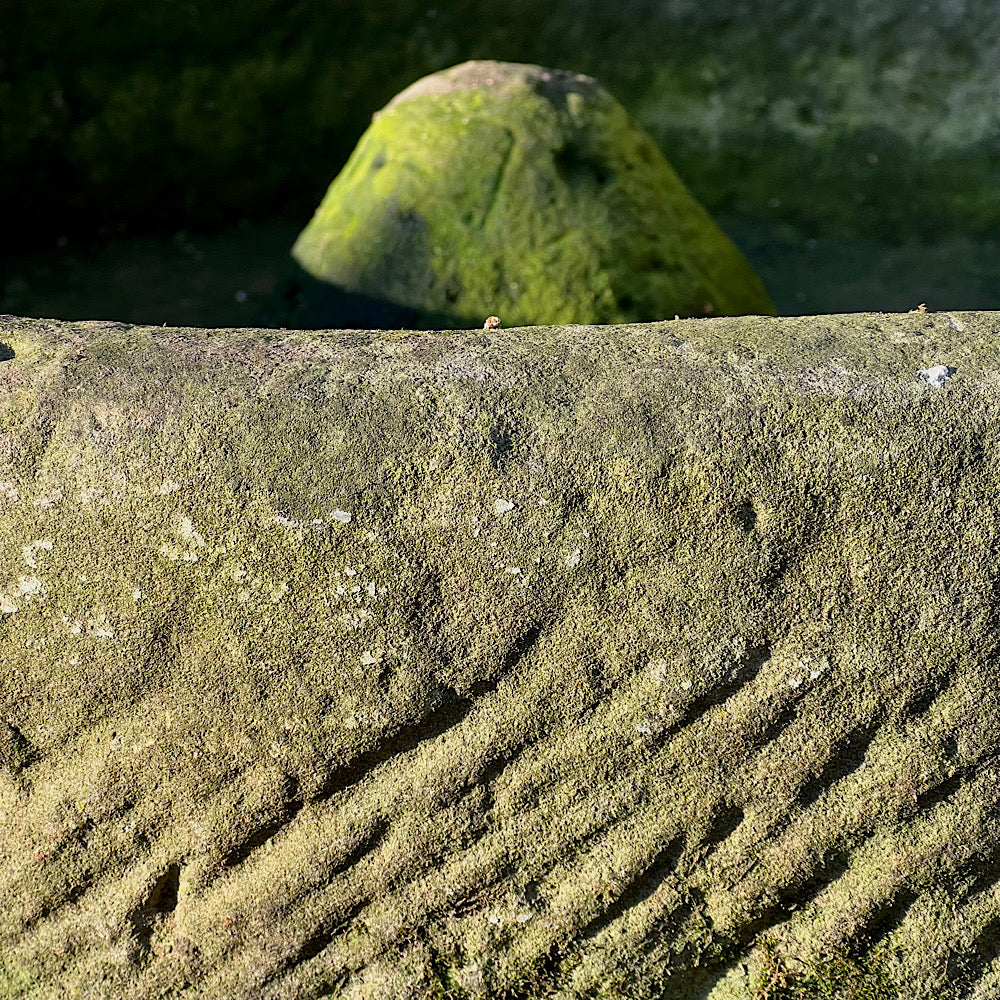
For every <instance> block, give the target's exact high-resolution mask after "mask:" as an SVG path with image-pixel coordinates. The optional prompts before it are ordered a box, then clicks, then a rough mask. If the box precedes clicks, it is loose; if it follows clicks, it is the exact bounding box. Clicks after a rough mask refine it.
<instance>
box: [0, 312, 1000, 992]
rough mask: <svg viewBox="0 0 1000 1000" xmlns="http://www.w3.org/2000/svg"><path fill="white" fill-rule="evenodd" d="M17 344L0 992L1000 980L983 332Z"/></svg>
mask: <svg viewBox="0 0 1000 1000" xmlns="http://www.w3.org/2000/svg"><path fill="white" fill-rule="evenodd" d="M0 341H2V342H3V343H4V345H6V347H7V350H6V351H5V352H4V355H5V357H6V358H7V359H6V360H4V361H2V362H0V419H2V427H3V435H2V437H0V525H2V533H0V539H2V544H0V591H2V594H0V604H2V608H0V610H2V612H3V615H2V619H0V621H2V626H0V627H2V632H0V663H2V667H3V682H2V686H0V719H2V726H0V761H2V766H3V770H2V771H0V816H2V817H3V823H2V824H0V996H2V997H4V998H10V997H31V998H33V1000H34V998H38V1000H42V998H45V1000H47V998H50V997H51V998H55V997H64V996H74V995H80V996H88V997H95V998H104V997H108V998H111V997H114V998H116V1000H117V998H135V1000H139V998H152V997H164V996H174V997H176V996H181V997H192V998H193V997H202V996H209V997H225V998H227V1000H232V998H242V997H246V998H251V997H253V998H272V997H273V998H291V997H295V998H301V997H320V996H344V997H350V998H360V997H386V998H388V997H394V998H395V997H401V996H412V997H422V996H438V997H440V996H442V995H449V996H452V997H458V996H476V995H478V996H484V995H485V996H491V997H495V996H502V995H505V994H504V993H503V990H504V989H505V988H506V989H509V990H510V992H508V993H507V994H506V995H508V996H529V995H545V993H546V992H549V993H550V994H552V995H557V996H560V997H563V998H570V997H598V996H610V997H615V996H618V997H624V996H629V997H654V996H655V997H667V998H682V997H683V998H689V997H702V998H709V1000H734V998H746V997H748V996H752V995H755V991H756V995H757V996H769V997H772V998H774V997H780V996H787V995H790V994H789V993H788V992H787V990H788V989H789V988H790V987H788V985H787V983H788V982H795V981H798V982H799V983H800V984H801V983H808V982H809V981H810V980H809V977H810V976H811V977H813V979H812V981H813V982H814V983H815V982H827V983H829V982H831V981H832V980H833V978H834V977H836V976H841V978H843V977H845V976H846V977H851V976H853V977H855V980H856V981H857V982H858V983H862V984H865V985H864V988H865V989H867V990H868V992H866V993H858V994H856V995H859V996H861V995H863V996H866V997H870V996H878V997H880V998H882V997H890V996H896V995H898V996H900V997H907V998H910V997H915V998H931V997H935V998H937V997H942V996H958V997H975V998H977V1000H987V998H991V997H995V996H996V995H997V993H998V991H1000V961H998V959H997V952H998V939H997V938H998V927H1000V889H998V877H1000V823H998V819H997V800H998V796H1000V791H998V786H997V768H998V767H1000V726H998V709H1000V692H998V687H997V672H998V671H997V656H998V648H997V646H998V634H1000V632H998V621H997V617H998V604H997V590H998V572H997V550H998V540H1000V524H998V501H997V493H996V484H997V481H998V478H1000V462H998V440H1000V437H998V413H1000V316H998V315H997V314H990V313H979V314H954V315H932V314H926V313H925V314H920V313H916V314H913V315H880V316H879V315H854V316H847V317H815V318H812V319H807V320H793V319H784V320H777V319H770V318H759V317H758V318H741V319H714V320H692V321H679V322H667V323H662V324H658V325H652V326H644V327H615V328H603V329H599V328H581V327H566V328H537V329H518V330H502V331H494V332H490V333H484V332H482V331H479V332H476V333H461V334H454V335H440V334H414V333H397V334H375V333H365V334H359V333H351V332H326V333H291V332H288V333H282V334H279V333H270V334H267V333H264V332H262V331H253V330H250V331H246V330H243V331H240V330H236V331H225V330H218V331H202V330H181V329H161V328H130V327H128V326H125V325H121V324H113V323H112V324H98V323H90V324H87V323H75V324H69V323H67V324H59V323H55V322H47V321H36V320H21V319H15V318H11V317H4V318H3V319H2V320H0ZM11 354H13V357H10V355H11ZM936 365H945V366H947V367H948V368H950V369H954V371H953V374H952V375H951V377H950V378H948V379H946V380H945V381H944V382H943V384H942V385H941V387H940V388H934V387H932V386H931V385H929V384H927V382H926V381H925V380H924V379H923V378H921V377H920V376H918V374H917V372H918V370H919V369H929V368H932V367H933V366H936ZM799 962H802V963H805V964H804V965H799V964H797V963H799ZM781 975H786V976H788V977H791V978H790V979H788V980H787V981H786V986H785V987H779V986H774V989H772V990H771V992H769V993H764V992H763V991H762V990H763V988H761V989H758V988H757V985H759V984H760V983H761V982H762V981H764V980H766V979H767V978H768V977H770V978H771V979H772V980H776V979H780V976H781ZM796 976H797V977H798V980H796ZM824 977H825V978H824ZM435 984H436V985H435ZM532 984H533V985H532ZM755 984H757V985H755ZM446 986H447V987H448V988H450V989H451V990H452V992H451V993H448V994H445V992H444V990H445V987H446ZM803 988H804V989H805V988H806V987H803ZM781 989H785V990H786V992H785V993H782V992H781ZM810 989H814V992H813V993H812V994H811V995H816V996H820V995H825V996H829V995H838V994H831V993H829V992H827V993H825V994H824V993H820V992H819V990H820V987H819V986H816V987H815V988H812V987H810ZM859 989H860V987H859ZM435 990H436V991H437V992H435ZM531 990H535V991H536V992H535V993H532V992H531ZM949 991H950V992H949ZM796 995H797V996H800V997H801V996H802V995H810V994H809V993H808V992H807V993H805V994H803V993H799V994H796ZM839 995H850V994H844V993H841V994H839Z"/></svg>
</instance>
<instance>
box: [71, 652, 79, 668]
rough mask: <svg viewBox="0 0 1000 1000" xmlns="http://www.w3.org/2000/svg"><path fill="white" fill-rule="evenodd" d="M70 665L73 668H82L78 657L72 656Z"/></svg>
mask: <svg viewBox="0 0 1000 1000" xmlns="http://www.w3.org/2000/svg"><path fill="white" fill-rule="evenodd" d="M69 665H70V666H71V667H78V666H80V657H79V656H76V655H73V656H71V657H70V658H69Z"/></svg>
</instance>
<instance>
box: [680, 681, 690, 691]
mask: <svg viewBox="0 0 1000 1000" xmlns="http://www.w3.org/2000/svg"><path fill="white" fill-rule="evenodd" d="M681 690H682V691H690V690H691V681H681Z"/></svg>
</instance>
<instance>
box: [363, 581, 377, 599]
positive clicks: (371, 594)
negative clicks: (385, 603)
mask: <svg viewBox="0 0 1000 1000" xmlns="http://www.w3.org/2000/svg"><path fill="white" fill-rule="evenodd" d="M365 590H366V591H367V592H368V596H369V597H374V596H375V594H376V593H377V592H378V591H377V589H376V587H375V584H374V583H369V584H366V586H365Z"/></svg>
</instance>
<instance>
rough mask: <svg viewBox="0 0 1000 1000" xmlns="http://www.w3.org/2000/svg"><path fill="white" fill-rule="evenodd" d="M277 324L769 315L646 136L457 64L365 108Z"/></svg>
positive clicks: (524, 70) (526, 73)
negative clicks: (364, 123) (375, 109)
mask: <svg viewBox="0 0 1000 1000" xmlns="http://www.w3.org/2000/svg"><path fill="white" fill-rule="evenodd" d="M292 256H293V257H294V259H295V261H296V262H297V264H298V265H299V267H300V268H301V271H298V272H297V275H296V276H295V277H294V278H292V279H291V280H290V283H289V285H288V286H286V288H285V290H284V304H283V306H281V307H279V308H278V310H277V311H276V314H275V316H274V317H273V319H274V321H275V322H280V323H281V324H282V325H287V326H304V327H328V326H336V325H358V326H391V325H406V326H415V327H428V326H430V327H440V326H470V325H481V324H482V321H483V319H484V318H485V317H486V316H488V315H489V314H491V313H496V314H497V315H499V316H500V317H501V318H502V319H503V321H504V323H506V324H508V325H521V324H541V323H617V322H626V321H649V320H654V319H660V318H670V317H672V316H674V315H675V314H679V315H681V316H700V315H704V314H712V313H716V314H725V315H734V314H740V313H772V312H773V311H774V310H773V307H772V305H771V303H770V301H769V299H768V297H767V294H766V293H765V291H764V289H763V287H762V286H761V283H760V281H759V280H758V278H757V277H756V275H755V274H754V273H753V271H752V269H751V268H750V265H749V264H748V263H747V262H746V260H745V259H744V258H743V256H742V254H740V252H739V251H738V250H737V249H736V247H735V246H734V245H733V244H732V243H731V242H730V240H729V239H728V238H727V237H726V236H725V235H724V234H723V233H722V231H721V230H720V229H719V228H718V227H717V226H716V225H715V224H714V223H713V222H712V220H711V218H710V217H709V216H708V214H707V213H706V212H705V210H704V209H703V208H702V207H701V206H700V205H699V204H698V203H697V202H696V201H695V200H694V198H693V197H692V196H691V194H690V193H689V192H688V190H687V189H686V188H685V187H684V185H683V184H682V183H681V181H680V179H679V178H678V177H677V175H676V174H675V173H674V172H673V170H672V169H671V168H670V166H669V164H668V163H667V162H666V160H665V159H664V158H663V155H662V154H661V153H660V151H659V150H658V149H657V147H656V145H655V143H654V142H653V140H652V139H650V138H649V136H648V135H646V134H645V133H644V132H643V131H642V130H641V129H640V128H639V126H638V125H637V124H636V123H635V122H634V121H633V120H632V119H631V118H630V117H629V115H628V114H627V113H626V112H625V110H624V108H622V107H621V105H619V104H618V103H617V102H616V101H615V100H614V99H613V98H612V97H611V96H610V95H609V94H608V93H607V92H605V91H604V90H603V89H602V88H601V87H600V86H599V85H598V84H597V83H596V82H595V81H594V80H592V79H590V78H588V77H585V76H578V75H575V74H571V73H565V72H559V71H556V70H550V69H543V68H541V67H538V66H524V65H517V64H510V63H497V62H470V63H465V64H463V65H461V66H457V67H454V68H452V69H450V70H446V71H443V72H441V73H436V74H434V75H433V76H429V77H426V78H425V79H423V80H420V81H418V82H417V83H415V84H414V85H413V86H411V87H409V88H408V89H407V90H405V91H403V92H402V93H401V94H399V95H398V96H397V97H396V98H394V99H393V100H392V101H391V102H390V103H389V104H388V106H387V107H385V108H384V109H383V110H382V111H381V112H379V113H378V114H377V115H376V116H375V118H374V120H373V122H372V125H371V127H370V128H369V129H368V131H367V132H366V133H365V134H364V135H363V136H362V138H361V140H360V142H359V143H358V146H357V148H356V149H355V151H354V153H353V155H352V156H351V158H350V160H349V162H348V163H347V165H346V166H345V167H344V170H343V171H342V172H341V174H340V175H339V176H338V177H337V179H336V180H335V181H334V183H333V184H332V185H331V187H330V189H329V191H328V192H327V194H326V197H325V198H324V199H323V202H322V204H321V205H320V207H319V209H318V210H317V212H316V215H315V216H314V218H313V219H312V221H311V222H310V223H309V225H308V226H307V227H306V228H305V230H303V232H302V234H301V235H300V236H299V238H298V240H297V241H296V243H295V246H294V248H293V250H292Z"/></svg>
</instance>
